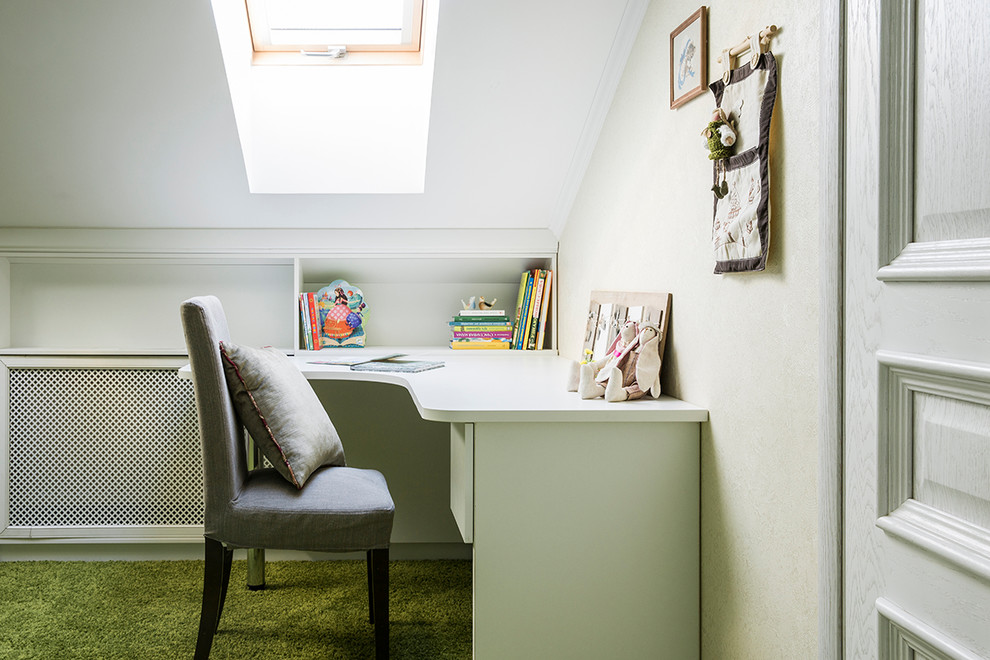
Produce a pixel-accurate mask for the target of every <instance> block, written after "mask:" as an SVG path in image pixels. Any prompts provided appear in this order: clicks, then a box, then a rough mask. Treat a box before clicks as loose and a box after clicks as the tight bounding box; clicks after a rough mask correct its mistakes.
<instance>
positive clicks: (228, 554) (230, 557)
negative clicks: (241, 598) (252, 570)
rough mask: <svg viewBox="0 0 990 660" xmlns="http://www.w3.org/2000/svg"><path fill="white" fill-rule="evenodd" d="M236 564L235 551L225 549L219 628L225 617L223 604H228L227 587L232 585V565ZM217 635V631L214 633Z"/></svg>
mask: <svg viewBox="0 0 990 660" xmlns="http://www.w3.org/2000/svg"><path fill="white" fill-rule="evenodd" d="M233 563H234V551H233V550H228V549H227V548H224V553H223V575H222V576H221V580H222V583H221V587H220V607H219V608H218V609H217V626H218V627H219V626H220V617H221V616H223V604H224V603H226V602H227V585H229V584H230V565H231V564H233ZM213 632H214V633H216V629H214V631H213Z"/></svg>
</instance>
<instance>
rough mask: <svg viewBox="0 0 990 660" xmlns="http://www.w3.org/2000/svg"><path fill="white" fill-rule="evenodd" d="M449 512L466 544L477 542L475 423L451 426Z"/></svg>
mask: <svg viewBox="0 0 990 660" xmlns="http://www.w3.org/2000/svg"><path fill="white" fill-rule="evenodd" d="M450 512H451V513H453V514H454V521H455V522H456V523H457V529H458V530H460V532H461V539H463V540H464V542H465V543H471V542H473V541H474V424H451V425H450Z"/></svg>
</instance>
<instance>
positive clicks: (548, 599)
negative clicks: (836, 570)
mask: <svg viewBox="0 0 990 660" xmlns="http://www.w3.org/2000/svg"><path fill="white" fill-rule="evenodd" d="M386 352H402V353H406V354H407V356H406V359H416V360H442V361H443V362H444V363H445V366H443V367H442V368H439V369H434V370H430V371H424V372H420V373H397V372H368V371H352V370H350V369H349V368H348V367H346V366H330V365H324V364H314V361H318V360H327V359H333V358H339V357H345V356H351V355H367V354H371V353H386ZM291 359H292V360H293V361H294V362H295V363H296V365H297V366H298V367H299V370H300V371H301V372H302V373H303V375H305V376H306V378H308V379H310V380H360V381H371V382H379V383H390V384H394V385H399V386H402V387H404V388H405V389H406V390H407V391H408V392H409V394H410V396H411V397H412V400H413V402H414V403H415V405H416V408H417V410H418V411H419V414H420V416H422V418H423V419H426V420H431V421H436V422H445V423H448V424H450V482H451V483H450V507H451V511H452V512H453V514H454V518H455V520H456V521H457V525H458V528H459V529H460V532H461V536H462V537H463V539H464V541H465V542H466V543H472V544H473V556H474V563H473V571H474V579H473V583H474V587H473V588H474V617H473V621H474V656H475V658H481V659H484V660H488V659H496V660H497V659H504V658H513V659H522V658H539V659H544V658H605V657H621V658H658V657H669V658H678V659H682V658H683V659H689V658H697V657H699V655H700V644H699V629H700V621H699V605H700V602H699V601H700V594H699V569H700V566H699V562H700V542H699V535H700V529H699V512H700V474H699V473H700V424H701V423H702V422H704V421H706V420H707V419H708V412H707V411H706V410H705V409H703V408H699V407H698V406H694V405H692V404H689V403H685V402H683V401H678V400H676V399H672V398H670V397H667V396H662V397H661V398H660V399H658V400H656V401H654V400H638V401H629V402H622V403H607V402H605V401H604V400H602V399H597V400H591V401H585V400H581V399H580V398H579V397H578V395H577V394H576V393H573V392H567V391H565V382H566V378H567V374H568V370H569V369H570V366H571V365H570V362H569V361H568V360H566V359H564V358H560V357H557V356H556V355H554V354H553V353H551V352H550V351H546V352H528V351H518V352H517V351H455V350H451V349H449V348H444V349H426V348H422V347H417V348H405V349H403V348H397V349H386V348H374V349H372V348H368V349H362V352H357V351H346V350H344V351H340V350H334V351H321V352H318V353H314V352H301V353H299V354H297V355H296V356H294V357H292V358H291Z"/></svg>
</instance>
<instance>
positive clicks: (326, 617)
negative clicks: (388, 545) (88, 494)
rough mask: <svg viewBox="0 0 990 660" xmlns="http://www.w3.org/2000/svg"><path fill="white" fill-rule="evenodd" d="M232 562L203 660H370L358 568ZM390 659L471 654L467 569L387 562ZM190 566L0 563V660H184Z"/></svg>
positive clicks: (188, 644) (193, 621)
mask: <svg viewBox="0 0 990 660" xmlns="http://www.w3.org/2000/svg"><path fill="white" fill-rule="evenodd" d="M245 572H246V562H244V561H235V562H234V565H233V569H232V571H231V576H230V589H229V591H228V592H227V601H226V605H225V606H224V610H223V617H222V619H221V621H220V629H219V630H218V631H217V635H216V637H215V638H214V641H213V653H212V654H211V656H210V657H211V658H213V659H215V660H224V659H226V658H236V659H238V660H243V659H246V658H258V659H262V658H263V659H265V660H268V659H275V658H354V659H357V658H371V657H373V656H374V627H373V626H372V625H371V624H369V623H368V591H367V584H368V583H367V573H366V569H365V564H364V562H361V561H314V562H306V561H283V562H276V561H270V562H268V564H267V566H266V581H267V584H268V587H267V589H265V590H262V591H249V590H248V589H247V588H246V587H245V586H244V585H245V579H246V575H245ZM389 577H390V590H389V591H390V598H391V602H390V608H391V616H390V620H391V640H390V651H391V655H392V657H393V658H430V659H431V660H432V659H435V658H436V659H439V658H470V657H471V563H470V562H467V561H393V562H391V563H390V574H389ZM202 589H203V562H201V561H142V562H120V561H113V562H52V561H39V562H0V658H5V659H6V660H14V659H23V658H45V659H46V660H47V659H54V658H66V659H73V660H74V659H76V658H94V659H96V658H98V659H99V660H116V659H118V658H119V659H125V658H126V659H127V660H133V659H138V658H140V659H142V660H155V659H157V658H191V657H192V655H193V650H194V649H195V647H196V633H197V630H198V626H199V609H200V599H201V598H202Z"/></svg>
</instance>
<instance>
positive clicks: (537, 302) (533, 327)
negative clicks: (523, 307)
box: [526, 270, 547, 351]
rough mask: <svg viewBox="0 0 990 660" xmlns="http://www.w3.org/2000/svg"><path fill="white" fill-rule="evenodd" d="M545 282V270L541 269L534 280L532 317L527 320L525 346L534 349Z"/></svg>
mask: <svg viewBox="0 0 990 660" xmlns="http://www.w3.org/2000/svg"><path fill="white" fill-rule="evenodd" d="M546 283H547V271H545V270H541V271H540V274H539V279H537V281H536V296H535V297H534V298H533V313H532V319H530V322H529V332H528V334H527V336H526V348H527V349H528V350H531V351H532V350H536V334H537V332H538V331H539V329H540V325H539V324H540V310H542V309H543V289H544V288H545V286H546Z"/></svg>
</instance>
